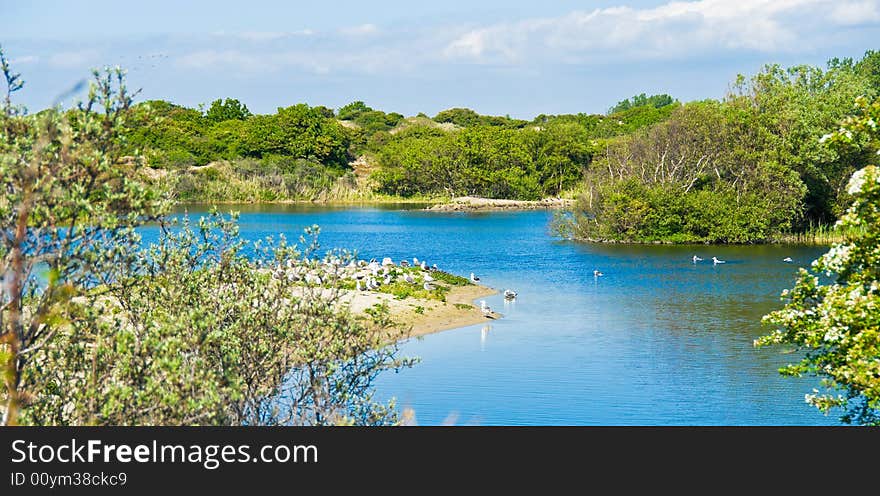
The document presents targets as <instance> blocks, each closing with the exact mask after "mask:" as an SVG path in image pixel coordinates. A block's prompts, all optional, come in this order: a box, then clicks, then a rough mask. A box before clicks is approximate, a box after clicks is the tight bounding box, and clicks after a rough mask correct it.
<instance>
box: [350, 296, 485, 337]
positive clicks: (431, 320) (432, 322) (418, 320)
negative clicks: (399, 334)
mask: <svg viewBox="0 0 880 496" xmlns="http://www.w3.org/2000/svg"><path fill="white" fill-rule="evenodd" d="M496 293H498V291H497V290H495V289H493V288H489V287H486V286H479V285H468V286H452V287H451V288H450V290H449V292H448V293H447V294H446V301H445V302H443V301H439V300H428V299H422V298H406V299H403V300H398V299H396V298H395V297H394V295H391V294H388V293H379V292H374V291H348V292H346V294H345V295H344V296H343V301H347V302H349V304H350V305H351V310H352V311H353V312H355V313H363V312H364V310H366V309H367V308H370V307H372V306H373V305H375V304H377V303H383V302H384V303H386V304H387V305H388V308H389V309H390V312H391V318H392V319H393V320H394V322H395V323H397V324H398V326H399V327H402V328H404V329H406V328H407V327H410V328H411V329H410V332H409V336H410V337H417V336H424V335H425V334H431V333H434V332H439V331H445V330H448V329H454V328H458V327H465V326H469V325H473V324H480V323H484V322H491V321H492V320H493V319H497V318H500V317H501V314H499V313H496V312H492V314H491V315H490V316H489V317H486V316H484V315H483V313H482V311H481V310H480V305H479V303H477V304H476V305H475V304H474V300H477V299H478V298H482V297H486V296H490V295H493V294H496Z"/></svg>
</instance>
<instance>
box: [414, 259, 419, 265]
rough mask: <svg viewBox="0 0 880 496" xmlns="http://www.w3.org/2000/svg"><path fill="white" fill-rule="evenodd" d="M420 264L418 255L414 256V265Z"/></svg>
mask: <svg viewBox="0 0 880 496" xmlns="http://www.w3.org/2000/svg"><path fill="white" fill-rule="evenodd" d="M418 264H419V259H418V258H416V257H413V266H416V265H418Z"/></svg>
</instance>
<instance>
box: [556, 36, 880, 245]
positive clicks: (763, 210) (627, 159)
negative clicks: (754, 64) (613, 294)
mask: <svg viewBox="0 0 880 496" xmlns="http://www.w3.org/2000/svg"><path fill="white" fill-rule="evenodd" d="M878 60H880V52H868V53H867V54H866V55H865V58H864V59H862V60H860V61H858V62H853V61H852V60H843V61H841V60H832V61H831V62H829V64H828V68H827V69H826V70H822V69H819V68H816V67H811V66H795V67H791V68H788V69H784V68H782V67H779V66H776V65H772V66H767V67H765V68H764V70H763V71H762V72H760V73H759V74H757V75H755V76H754V77H753V78H751V79H748V80H747V79H746V78H744V77H742V76H740V78H739V79H738V80H737V82H736V85H735V88H734V90H733V91H732V92H731V93H730V94H729V95H728V96H727V97H726V98H725V99H724V100H722V101H714V100H707V101H702V102H690V103H687V104H684V105H681V106H678V107H676V108H675V110H674V111H673V112H672V114H671V115H670V116H669V118H668V119H666V120H664V121H662V122H659V123H657V124H655V125H653V126H650V127H646V128H644V129H643V130H641V131H637V132H635V133H632V134H628V135H625V136H622V137H619V138H616V139H612V140H610V141H609V142H608V145H607V147H606V148H605V149H604V153H602V154H601V156H600V157H598V158H597V159H596V160H594V161H593V162H592V164H591V165H590V167H589V169H587V170H586V172H585V174H584V180H583V183H582V194H581V195H580V196H579V199H578V203H577V207H576V209H575V211H574V212H573V213H572V214H571V215H570V216H568V217H562V218H559V219H557V222H556V225H557V230H558V231H559V232H560V233H561V234H564V235H566V236H569V237H573V238H578V239H589V240H598V241H630V242H633V241H634V242H652V241H667V242H670V241H671V242H710V243H751V242H766V241H772V240H774V239H778V238H781V237H783V236H784V235H790V234H792V233H795V234H798V233H804V232H807V231H808V230H810V229H816V227H815V226H822V225H828V224H830V223H833V222H834V221H835V220H836V219H837V218H838V217H839V216H840V215H841V214H842V213H843V211H844V208H845V205H846V204H847V202H848V201H849V200H850V196H849V195H848V194H847V193H846V191H845V185H846V180H847V178H848V177H849V176H850V175H851V174H852V172H853V171H854V170H856V169H858V168H860V167H862V166H864V165H865V164H866V163H867V160H868V156H869V155H868V153H867V152H866V151H865V148H864V147H860V146H854V147H851V148H848V149H846V150H836V149H833V148H831V147H828V146H827V144H826V143H824V142H823V139H822V136H824V135H826V134H828V133H831V132H832V131H834V130H836V129H837V128H838V127H839V126H840V123H841V121H842V120H843V119H844V118H845V117H847V116H848V115H851V114H852V113H853V112H854V111H855V110H854V108H853V102H854V101H855V100H856V98H857V97H860V96H864V97H867V98H869V99H871V98H875V97H876V96H877V95H878V93H880V86H878V85H877V77H876V74H875V73H874V68H875V67H876V66H877V64H878ZM635 100H637V101H638V100H640V99H639V98H637V99H635ZM660 101H661V102H662V101H665V100H660ZM626 106H627V105H623V106H622V107H626ZM857 145H858V143H857Z"/></svg>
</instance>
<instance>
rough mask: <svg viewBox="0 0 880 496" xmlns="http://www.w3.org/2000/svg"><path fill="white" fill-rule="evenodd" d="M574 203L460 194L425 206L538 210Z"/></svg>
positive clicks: (564, 200) (569, 200)
mask: <svg viewBox="0 0 880 496" xmlns="http://www.w3.org/2000/svg"><path fill="white" fill-rule="evenodd" d="M572 205H574V200H572V199H568V198H545V199H543V200H536V201H530V200H502V199H494V198H479V197H475V196H460V197H457V198H453V199H451V200H449V202H447V203H439V204H437V205H431V206H430V207H427V208H425V210H435V211H446V212H458V211H465V212H467V211H493V210H536V209H545V208H546V209H558V208H568V207H571V206H572Z"/></svg>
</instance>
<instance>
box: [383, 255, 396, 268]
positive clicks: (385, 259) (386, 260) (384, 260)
mask: <svg viewBox="0 0 880 496" xmlns="http://www.w3.org/2000/svg"><path fill="white" fill-rule="evenodd" d="M382 265H383V266H384V265H394V262H392V261H391V257H385V258H383V259H382Z"/></svg>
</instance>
